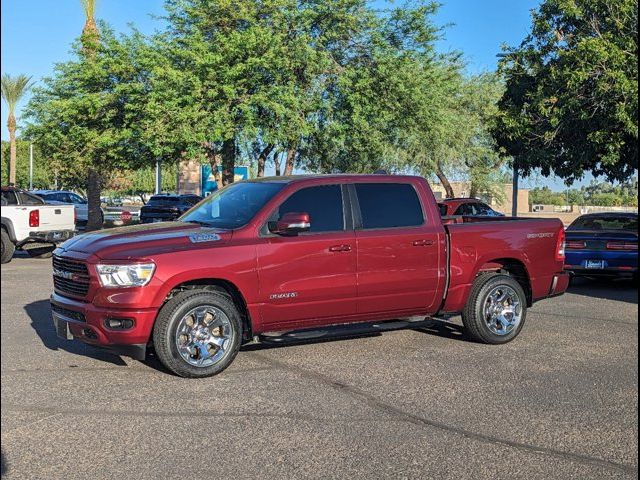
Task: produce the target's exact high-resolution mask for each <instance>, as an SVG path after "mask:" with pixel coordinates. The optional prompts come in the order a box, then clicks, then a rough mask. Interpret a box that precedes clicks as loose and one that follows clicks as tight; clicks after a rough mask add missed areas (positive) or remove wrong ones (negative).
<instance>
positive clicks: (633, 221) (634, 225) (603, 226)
mask: <svg viewBox="0 0 640 480" xmlns="http://www.w3.org/2000/svg"><path fill="white" fill-rule="evenodd" d="M568 230H627V231H633V232H637V231H638V217H637V216H636V217H632V216H619V217H616V216H600V217H599V216H595V215H594V216H584V217H579V218H577V219H576V220H575V221H574V222H573V223H572V224H571V225H570V226H569V228H568Z"/></svg>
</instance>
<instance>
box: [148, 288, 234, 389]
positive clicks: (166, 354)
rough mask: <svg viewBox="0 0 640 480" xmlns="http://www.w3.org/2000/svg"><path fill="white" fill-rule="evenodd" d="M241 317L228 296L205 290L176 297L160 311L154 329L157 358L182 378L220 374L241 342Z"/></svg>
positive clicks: (229, 362) (188, 292) (232, 357)
mask: <svg viewBox="0 0 640 480" xmlns="http://www.w3.org/2000/svg"><path fill="white" fill-rule="evenodd" d="M241 325H242V322H241V317H240V313H239V312H238V309H237V308H236V305H235V304H234V303H233V301H232V300H231V298H229V297H228V296H226V295H224V294H221V293H217V292H210V291H204V290H190V291H185V292H181V293H179V294H177V295H176V296H175V297H173V298H172V299H171V300H169V301H168V302H167V303H166V304H165V305H164V306H163V307H162V309H161V310H160V313H159V314H158V318H157V320H156V324H155V326H154V328H153V345H154V347H155V350H156V353H157V355H158V358H159V359H160V361H161V362H162V364H163V365H164V366H165V367H167V368H168V369H169V370H171V371H172V372H174V373H175V374H177V375H180V376H181V377H189V378H202V377H210V376H212V375H216V374H218V373H220V372H222V371H223V370H224V369H225V368H227V367H228V366H229V365H230V364H231V362H232V361H233V359H234V358H235V356H236V354H237V353H238V350H239V349H240V341H241V339H242V326H241Z"/></svg>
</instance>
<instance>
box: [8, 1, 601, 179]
mask: <svg viewBox="0 0 640 480" xmlns="http://www.w3.org/2000/svg"><path fill="white" fill-rule="evenodd" d="M441 2H442V4H443V5H442V7H441V8H440V11H439V13H438V15H437V17H436V22H437V23H438V24H440V25H443V26H444V25H449V26H448V27H447V28H446V30H445V38H444V39H443V40H442V41H440V42H439V44H438V47H439V48H440V49H441V50H442V51H448V50H458V51H461V52H463V54H464V57H465V59H466V61H467V63H468V70H469V72H471V73H478V72H481V71H486V70H493V69H494V68H495V66H496V60H497V59H496V54H497V53H499V52H500V46H501V45H502V44H505V43H506V44H509V45H515V44H518V43H519V42H520V41H521V40H522V39H523V38H524V37H525V36H526V35H527V33H528V31H529V28H530V23H531V20H530V19H531V17H530V11H531V10H532V9H534V8H536V7H537V5H538V4H539V1H538V0H441ZM376 3H377V4H379V5H384V2H383V1H378V2H376ZM0 5H1V10H2V12H1V13H2V16H1V22H2V29H1V40H2V44H1V62H0V63H1V69H2V73H10V74H12V75H16V74H19V73H23V74H26V75H31V76H33V78H34V79H35V80H38V79H40V78H42V77H43V76H47V75H49V74H50V73H51V72H52V68H53V65H54V64H55V63H56V62H60V61H64V60H65V59H67V58H68V57H69V49H70V45H71V43H72V42H73V40H74V39H75V38H76V37H77V36H78V34H79V33H80V30H81V28H82V25H83V23H84V19H83V13H82V9H81V8H80V1H79V0H30V1H25V0H2V2H1V4H0ZM162 5H163V1H162V0H98V15H97V16H98V17H99V18H101V19H103V20H106V21H107V22H108V23H109V24H111V25H112V26H113V27H114V28H115V29H116V30H118V31H126V30H127V29H128V24H129V23H133V24H135V25H136V27H137V28H139V29H140V30H141V31H143V32H145V33H151V32H152V31H153V30H154V29H155V28H158V27H159V25H160V24H159V22H158V21H157V20H155V19H153V18H152V15H161V14H162V13H163V7H162ZM6 115H7V112H6V108H5V105H4V103H3V104H2V117H1V118H2V125H1V128H0V130H1V132H2V139H3V140H5V139H6V138H7V137H8V133H7V132H6V127H5V125H6ZM588 180H589V179H587V181H588ZM525 184H527V185H528V186H535V185H542V184H544V185H549V186H551V187H552V188H556V189H562V188H563V183H562V182H561V181H559V180H554V179H530V180H529V181H527V182H525Z"/></svg>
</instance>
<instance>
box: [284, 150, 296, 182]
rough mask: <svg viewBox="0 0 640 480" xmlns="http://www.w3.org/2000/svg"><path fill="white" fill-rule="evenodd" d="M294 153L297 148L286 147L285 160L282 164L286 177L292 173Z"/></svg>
mask: <svg viewBox="0 0 640 480" xmlns="http://www.w3.org/2000/svg"><path fill="white" fill-rule="evenodd" d="M296 153H298V150H297V149H296V148H295V147H290V148H288V149H287V161H286V162H285V164H284V175H285V176H287V177H288V176H289V175H291V174H292V173H293V163H294V161H295V159H296Z"/></svg>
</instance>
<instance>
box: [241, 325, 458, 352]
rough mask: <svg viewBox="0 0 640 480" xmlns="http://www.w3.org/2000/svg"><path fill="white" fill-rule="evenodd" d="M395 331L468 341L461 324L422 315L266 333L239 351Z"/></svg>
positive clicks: (353, 337) (346, 338) (331, 340)
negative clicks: (257, 340)
mask: <svg viewBox="0 0 640 480" xmlns="http://www.w3.org/2000/svg"><path fill="white" fill-rule="evenodd" d="M395 330H414V331H416V332H421V333H426V334H429V335H436V336H439V337H445V338H450V339H454V340H464V341H469V340H468V339H467V338H466V337H465V336H464V334H463V332H462V327H460V326H458V325H455V324H452V323H449V322H445V321H443V320H438V319H435V318H426V319H418V320H414V319H411V320H391V321H385V322H372V323H356V324H350V325H333V326H330V327H321V328H314V329H307V330H297V331H295V332H285V333H281V332H270V333H266V334H264V335H260V343H250V344H247V345H245V346H243V347H242V348H241V350H242V351H254V350H267V349H270V348H281V347H289V346H296V345H310V344H315V343H325V342H338V341H344V340H353V339H359V338H368V337H378V336H380V335H382V334H383V333H384V332H389V331H395Z"/></svg>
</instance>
